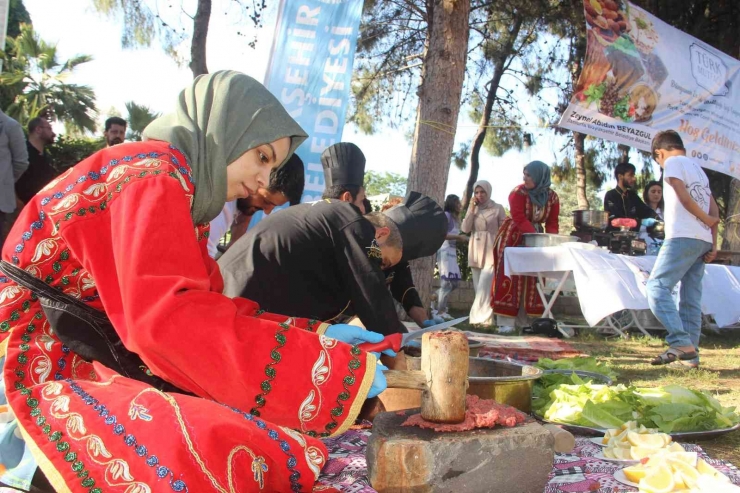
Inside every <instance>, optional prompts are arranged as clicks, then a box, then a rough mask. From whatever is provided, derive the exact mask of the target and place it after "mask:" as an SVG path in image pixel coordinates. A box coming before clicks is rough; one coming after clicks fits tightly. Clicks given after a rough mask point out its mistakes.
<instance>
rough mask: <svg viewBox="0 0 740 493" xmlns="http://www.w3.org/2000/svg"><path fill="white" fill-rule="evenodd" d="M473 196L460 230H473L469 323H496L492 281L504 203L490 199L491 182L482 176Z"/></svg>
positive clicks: (469, 262)
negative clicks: (472, 296) (497, 236)
mask: <svg viewBox="0 0 740 493" xmlns="http://www.w3.org/2000/svg"><path fill="white" fill-rule="evenodd" d="M473 193H474V198H473V200H471V201H470V207H468V211H467V213H466V214H465V219H463V222H462V226H461V227H460V230H461V231H462V232H463V233H470V243H469V245H468V266H470V269H471V270H472V271H473V285H474V286H475V301H473V307H472V308H471V309H470V323H471V324H477V325H492V324H493V309H492V308H491V283H492V282H493V240H494V239H495V238H496V234H497V233H498V229H499V227H500V226H501V224H502V223H503V222H504V220H505V219H506V211H505V210H504V208H503V206H502V205H500V204H497V203H496V202H494V201H493V200H491V184H490V183H488V182H487V181H485V180H479V181H477V182H476V183H475V185H474V187H473Z"/></svg>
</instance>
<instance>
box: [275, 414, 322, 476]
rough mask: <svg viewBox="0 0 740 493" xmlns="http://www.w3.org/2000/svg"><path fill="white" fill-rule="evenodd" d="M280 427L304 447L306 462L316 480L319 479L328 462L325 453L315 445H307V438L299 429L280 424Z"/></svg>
mask: <svg viewBox="0 0 740 493" xmlns="http://www.w3.org/2000/svg"><path fill="white" fill-rule="evenodd" d="M279 428H280V429H281V430H282V431H283V433H285V434H286V435H288V436H289V437H290V438H292V439H293V440H295V441H296V442H298V445H300V446H301V448H303V454H304V456H305V458H306V464H307V465H308V467H309V469H311V472H313V476H314V481H315V480H317V479H319V473H320V472H321V469H323V467H324V464H325V463H326V457H324V454H323V453H322V452H321V450H320V449H319V448H317V447H314V446H310V447H307V446H306V438H305V437H304V436H303V435H301V434H300V433H298V432H297V431H295V430H291V429H290V428H286V427H284V426H280V427H279Z"/></svg>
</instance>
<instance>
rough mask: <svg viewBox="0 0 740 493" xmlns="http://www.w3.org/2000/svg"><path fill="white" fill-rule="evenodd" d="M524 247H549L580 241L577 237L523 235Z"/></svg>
mask: <svg viewBox="0 0 740 493" xmlns="http://www.w3.org/2000/svg"><path fill="white" fill-rule="evenodd" d="M522 236H523V237H524V246H527V247H549V246H557V245H562V244H563V243H573V242H577V241H580V238H578V237H577V236H568V235H553V234H549V233H524V234H523V235H522Z"/></svg>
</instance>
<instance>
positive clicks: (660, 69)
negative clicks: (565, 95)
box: [559, 0, 740, 178]
mask: <svg viewBox="0 0 740 493" xmlns="http://www.w3.org/2000/svg"><path fill="white" fill-rule="evenodd" d="M583 5H584V10H585V15H586V24H587V32H588V47H587V51H586V60H585V63H584V66H583V70H582V72H581V77H580V79H579V80H578V84H577V85H576V87H575V94H574V96H573V99H572V100H571V102H570V104H569V105H568V108H567V109H566V111H565V113H563V115H562V117H561V119H560V123H559V125H560V126H561V127H564V128H567V129H570V130H573V131H576V132H582V133H585V134H588V135H592V136H594V137H599V138H602V139H605V140H610V141H613V142H618V143H620V144H626V145H629V146H630V147H635V148H637V149H640V150H643V151H650V143H651V141H652V139H653V136H654V135H655V134H656V133H658V132H659V131H661V130H668V129H672V130H676V131H678V132H679V133H680V134H681V137H682V138H683V141H684V145H685V146H686V150H687V153H688V155H689V156H690V157H693V158H695V159H696V160H697V162H699V163H700V164H701V165H702V166H703V167H705V168H709V169H712V170H715V171H720V172H722V173H726V174H728V175H731V176H734V177H735V178H740V61H738V60H736V59H734V58H732V57H730V56H728V55H725V54H724V53H722V52H720V51H718V50H716V49H714V48H712V47H711V46H709V45H707V44H706V43H703V42H701V41H699V40H698V39H696V38H694V37H693V36H689V35H688V34H686V33H684V32H682V31H679V30H678V29H676V28H674V27H671V26H669V25H668V24H666V23H665V22H663V21H661V20H660V19H658V18H657V17H655V16H653V15H650V14H649V13H647V12H646V11H645V10H643V9H641V8H639V7H637V6H635V5H633V4H632V3H630V2H627V1H626V0H584V2H583Z"/></svg>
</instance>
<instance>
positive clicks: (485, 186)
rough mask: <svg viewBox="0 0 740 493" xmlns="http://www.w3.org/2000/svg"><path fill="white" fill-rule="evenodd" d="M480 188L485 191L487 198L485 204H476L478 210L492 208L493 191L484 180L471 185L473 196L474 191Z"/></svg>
mask: <svg viewBox="0 0 740 493" xmlns="http://www.w3.org/2000/svg"><path fill="white" fill-rule="evenodd" d="M478 187H481V188H482V189H483V190H485V191H486V194H487V195H488V198H487V199H486V201H485V202H483V203H482V204H478V210H483V209H488V208H489V207H493V200H491V192H492V191H493V187H491V184H490V183H488V182H487V181H486V180H478V181H476V182H475V185H473V194H475V189H476V188H478Z"/></svg>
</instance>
